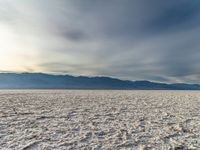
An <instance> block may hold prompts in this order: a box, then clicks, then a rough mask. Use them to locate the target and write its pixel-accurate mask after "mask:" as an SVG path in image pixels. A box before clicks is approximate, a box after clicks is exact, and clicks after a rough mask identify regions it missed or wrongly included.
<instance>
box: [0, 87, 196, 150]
mask: <svg viewBox="0 0 200 150" xmlns="http://www.w3.org/2000/svg"><path fill="white" fill-rule="evenodd" d="M199 108H200V92H199V91H117V90H116V91H111V90H107V91H106V90H93V91H92V90H10V91H7V90H2V91H0V149H1V150H57V149H58V150H68V149H80V150H81V149H85V150H90V149H91V150H92V149H96V150H104V149H110V150H111V149H115V150H118V149H119V150H121V149H122V150H123V149H124V150H128V149H130V150H137V149H138V150H140V149H141V150H153V149H155V150H162V149H163V150H165V149H166V150H168V149H169V150H173V149H175V150H184V149H195V150H196V149H200V109H199Z"/></svg>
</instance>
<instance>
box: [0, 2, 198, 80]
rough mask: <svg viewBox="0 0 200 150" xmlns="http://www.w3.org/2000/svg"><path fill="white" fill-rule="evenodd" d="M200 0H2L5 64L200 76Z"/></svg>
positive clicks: (0, 37)
mask: <svg viewBox="0 0 200 150" xmlns="http://www.w3.org/2000/svg"><path fill="white" fill-rule="evenodd" d="M199 41H200V1H199V0H192V1H191V0H167V1H166V0H84V1H83V0H59V1H57V0H15V1H13V0H0V71H13V72H15V71H18V72H23V71H28V72H53V73H66V74H67V73H69V74H77V75H79V74H81V75H105V76H113V77H118V78H121V79H130V80H143V79H145V80H151V81H160V82H188V83H200V65H199V64H200V59H199V58H200V42H199Z"/></svg>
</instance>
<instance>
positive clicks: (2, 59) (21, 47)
mask: <svg viewBox="0 0 200 150" xmlns="http://www.w3.org/2000/svg"><path fill="white" fill-rule="evenodd" d="M33 53H35V52H34V51H33V50H31V48H30V47H28V46H26V43H22V42H21V41H20V35H17V34H15V32H13V31H12V28H11V27H9V26H5V25H0V71H10V70H12V71H34V70H35V69H36V67H35V66H34V61H35V59H32V58H30V57H33ZM33 60H34V61H33ZM37 69H38V68H37Z"/></svg>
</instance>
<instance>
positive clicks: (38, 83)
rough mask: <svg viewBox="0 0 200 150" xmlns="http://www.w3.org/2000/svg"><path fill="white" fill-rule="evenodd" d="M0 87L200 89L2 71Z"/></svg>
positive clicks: (179, 85) (186, 86)
mask: <svg viewBox="0 0 200 150" xmlns="http://www.w3.org/2000/svg"><path fill="white" fill-rule="evenodd" d="M0 89H122V90H123V89H125V90H126V89H130V90H134V89H135V90H137V89H138V90H200V85H199V84H186V83H173V84H168V83H158V82H151V81H148V80H142V81H131V80H121V79H117V78H113V77H106V76H93V77H89V76H73V75H67V74H66V75H54V74H46V73H27V72H24V73H0Z"/></svg>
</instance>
